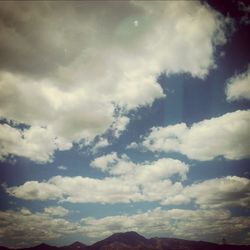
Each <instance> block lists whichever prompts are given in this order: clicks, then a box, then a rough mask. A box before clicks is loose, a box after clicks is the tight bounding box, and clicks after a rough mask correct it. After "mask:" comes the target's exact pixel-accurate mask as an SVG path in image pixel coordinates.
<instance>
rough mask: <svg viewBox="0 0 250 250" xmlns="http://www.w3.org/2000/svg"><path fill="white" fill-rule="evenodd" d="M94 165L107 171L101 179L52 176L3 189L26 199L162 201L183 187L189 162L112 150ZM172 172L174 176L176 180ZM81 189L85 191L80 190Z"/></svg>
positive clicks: (123, 201)
mask: <svg viewBox="0 0 250 250" xmlns="http://www.w3.org/2000/svg"><path fill="white" fill-rule="evenodd" d="M91 165H92V166H93V167H96V168H98V169H101V170H102V171H104V172H107V173H108V175H109V176H107V177H105V178H103V179H97V178H89V177H81V176H76V177H62V176H55V177H52V178H51V179H49V180H48V181H44V182H37V181H29V182H25V183H24V184H23V185H21V186H16V187H8V188H6V191H7V192H8V193H9V194H10V195H12V196H15V197H17V198H21V199H27V200H47V199H55V200H59V201H63V202H65V201H67V202H72V203H88V202H92V203H111V204H114V203H129V202H140V201H162V200H166V199H167V198H168V197H169V196H174V195H176V194H178V193H179V192H180V191H181V190H182V184H181V180H183V179H185V178H186V173H187V172H188V165H186V164H185V163H183V162H181V161H179V160H174V159H167V158H164V159H159V160H157V161H155V162H151V163H143V164H135V163H133V162H131V161H130V159H129V158H128V157H127V156H126V155H123V156H122V157H118V156H117V154H116V153H111V154H109V155H105V156H102V157H99V158H97V159H96V160H95V161H93V162H92V164H91ZM172 176H177V180H176V181H175V182H173V181H171V177H172ZM83 190H84V192H83Z"/></svg>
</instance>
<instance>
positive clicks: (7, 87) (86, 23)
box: [0, 1, 226, 162]
mask: <svg viewBox="0 0 250 250" xmlns="http://www.w3.org/2000/svg"><path fill="white" fill-rule="evenodd" d="M118 13H119V14H118ZM121 13H122V14H121ZM191 13H192V14H191ZM0 17H1V18H0V28H1V40H0V55H1V56H0V58H1V59H0V100H1V101H0V116H1V117H3V118H5V119H7V120H13V121H15V122H17V123H24V124H26V125H28V127H29V128H28V130H32V129H33V127H34V126H35V127H38V128H42V129H45V130H48V131H49V134H50V138H48V140H49V141H51V140H52V141H53V140H54V138H57V140H58V141H60V144H64V145H67V147H66V148H67V149H69V148H70V147H71V146H72V143H82V142H83V141H84V142H85V143H88V142H89V141H92V140H93V139H94V138H95V137H96V136H97V135H98V136H100V135H102V134H103V133H105V132H106V131H107V130H108V129H112V130H113V131H114V133H113V134H114V136H115V137H118V136H119V135H120V134H121V132H122V131H124V130H125V129H126V126H127V124H128V122H129V118H128V117H127V114H128V112H129V111H131V110H132V109H137V108H139V107H141V106H145V105H151V104H152V103H153V102H154V100H155V99H157V98H161V97H164V93H163V90H162V88H161V87H160V85H159V84H158V83H157V77H158V76H159V74H160V73H161V72H167V73H169V74H170V73H182V72H187V73H190V74H191V75H192V76H194V77H200V78H204V77H206V76H207V74H208V72H209V70H210V69H211V68H213V67H214V66H215V62H214V52H215V49H216V46H217V45H220V44H222V43H224V42H225V37H224V33H223V29H224V25H225V23H226V20H224V19H223V17H222V16H221V15H220V14H218V13H217V12H215V11H214V10H212V9H211V8H209V7H208V6H207V5H204V4H201V3H199V2H192V1H187V2H171V1H170V2H157V3H154V4H152V3H150V2H134V1H131V2H108V3H106V2H105V4H104V3H103V4H102V3H98V4H96V3H95V2H70V3H67V5H61V4H58V3H56V2H49V3H44V2H34V3H22V4H20V3H18V2H11V3H10V2H5V3H3V5H2V7H1V10H0ZM62 17H64V18H62ZM135 20H137V23H138V25H137V26H135V25H134V21H135ZM183 34H185V35H183ZM194 51H195V53H194ZM24 58H25V60H24ZM117 110H120V111H119V114H117ZM33 139H34V140H35V141H36V142H37V141H38V139H37V137H36V138H33ZM32 143H33V142H32ZM25 147H28V146H27V145H25ZM38 147H39V148H40V149H41V151H39V154H42V155H43V154H44V155H46V157H43V159H42V160H40V159H39V160H38V161H40V162H45V161H46V159H47V161H50V160H51V159H52V156H53V154H54V152H55V151H56V150H61V149H62V148H61V147H60V146H57V147H54V146H52V147H50V148H49V149H47V148H46V147H43V144H42V145H38ZM63 148H64V149H65V147H63ZM12 149H13V146H11V149H10V150H7V147H6V146H5V151H4V155H6V154H15V155H19V156H23V157H27V158H30V159H31V160H34V159H35V160H36V159H38V158H39V157H40V156H39V155H36V156H35V155H34V154H32V156H31V157H30V155H29V154H24V153H22V154H21V153H19V152H17V150H12ZM30 150H33V151H34V150H35V149H30ZM44 151H45V152H44ZM37 154H38V153H37ZM2 155H3V153H2Z"/></svg>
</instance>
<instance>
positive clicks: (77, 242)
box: [70, 241, 86, 248]
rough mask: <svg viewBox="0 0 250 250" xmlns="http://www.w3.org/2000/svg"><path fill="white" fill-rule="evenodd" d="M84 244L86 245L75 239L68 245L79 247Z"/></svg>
mask: <svg viewBox="0 0 250 250" xmlns="http://www.w3.org/2000/svg"><path fill="white" fill-rule="evenodd" d="M85 246H86V245H85V244H83V243H82V242H79V241H76V242H74V243H72V244H71V245H70V247H74V248H81V247H85Z"/></svg>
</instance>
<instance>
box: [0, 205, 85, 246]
mask: <svg viewBox="0 0 250 250" xmlns="http://www.w3.org/2000/svg"><path fill="white" fill-rule="evenodd" d="M48 211H49V212H48ZM48 211H46V212H45V213H32V212H31V211H30V210H28V209H26V208H23V209H20V210H18V211H13V210H7V211H0V232H1V234H0V239H1V241H2V243H4V245H7V246H10V247H27V246H29V247H30V246H31V245H38V244H40V243H44V242H48V241H50V240H56V239H60V238H61V237H65V236H68V235H73V234H75V233H77V232H81V227H80V225H79V223H73V222H70V221H68V220H65V219H63V218H56V217H55V214H53V213H52V214H51V209H49V210H48Z"/></svg>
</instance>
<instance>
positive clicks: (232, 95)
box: [226, 66, 250, 101]
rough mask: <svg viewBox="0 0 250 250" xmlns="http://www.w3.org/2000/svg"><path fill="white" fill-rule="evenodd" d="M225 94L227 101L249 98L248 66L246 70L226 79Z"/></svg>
mask: <svg viewBox="0 0 250 250" xmlns="http://www.w3.org/2000/svg"><path fill="white" fill-rule="evenodd" d="M226 95H227V100H228V101H237V100H241V99H248V100H249V99H250V66H248V70H247V71H246V72H243V73H242V74H239V75H235V76H233V77H231V78H230V79H229V80H228V82H227V87H226Z"/></svg>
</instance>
